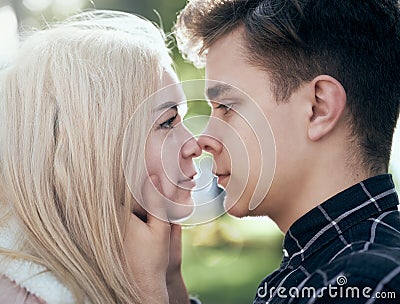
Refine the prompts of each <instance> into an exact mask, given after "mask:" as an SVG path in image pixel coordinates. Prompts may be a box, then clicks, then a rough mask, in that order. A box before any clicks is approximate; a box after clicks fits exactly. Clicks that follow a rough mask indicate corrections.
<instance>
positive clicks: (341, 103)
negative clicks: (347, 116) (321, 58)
mask: <svg viewBox="0 0 400 304" xmlns="http://www.w3.org/2000/svg"><path fill="white" fill-rule="evenodd" d="M311 84H312V85H313V87H314V91H315V99H314V101H313V105H312V115H311V116H310V120H309V127H308V137H309V139H310V140H312V141H317V140H320V139H321V138H323V137H324V136H325V135H326V134H328V133H329V132H330V131H331V130H332V129H334V128H335V126H336V125H337V124H338V121H339V119H340V117H341V115H342V113H343V111H344V109H345V107H346V91H345V90H344V88H343V86H342V85H341V83H340V82H339V81H337V80H336V79H335V78H333V77H331V76H328V75H319V76H317V77H316V78H314V79H313V81H312V82H311Z"/></svg>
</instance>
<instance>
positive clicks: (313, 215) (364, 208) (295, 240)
mask: <svg viewBox="0 0 400 304" xmlns="http://www.w3.org/2000/svg"><path fill="white" fill-rule="evenodd" d="M398 203H399V201H398V197H397V194H396V191H395V189H394V183H393V180H392V177H391V175H390V174H384V175H378V176H375V177H371V178H369V179H367V180H364V181H362V182H360V183H358V184H355V185H354V186H352V187H350V188H348V189H346V190H344V191H342V192H340V193H338V194H336V195H335V196H333V197H331V198H330V199H328V200H327V201H325V202H324V203H322V204H321V205H319V206H317V207H315V208H314V209H312V210H310V211H309V212H307V213H306V214H305V215H304V216H302V217H301V218H299V219H298V220H297V221H296V222H294V224H293V225H292V226H291V227H290V229H289V230H288V232H287V233H286V236H285V239H284V243H283V246H284V259H283V263H291V264H292V265H293V264H300V263H301V262H302V261H304V260H305V259H306V258H307V257H308V256H309V255H311V254H312V253H313V252H315V251H317V250H318V249H320V248H321V247H322V246H323V245H325V244H326V243H328V242H329V241H331V240H332V239H334V238H338V237H340V235H341V234H342V233H343V232H344V231H345V230H347V229H349V228H350V227H352V226H354V225H356V224H357V223H359V222H361V221H363V220H365V219H368V218H370V217H371V216H373V215H376V214H379V213H381V212H382V211H384V210H387V209H389V208H393V207H395V206H396V205H398ZM293 266H294V265H293Z"/></svg>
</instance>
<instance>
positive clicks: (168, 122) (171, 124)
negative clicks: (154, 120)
mask: <svg viewBox="0 0 400 304" xmlns="http://www.w3.org/2000/svg"><path fill="white" fill-rule="evenodd" d="M177 116H178V114H176V115H175V116H173V117H171V118H170V119H168V120H166V121H164V122H163V123H161V124H159V127H160V129H172V128H173V127H174V121H175V119H176V117H177Z"/></svg>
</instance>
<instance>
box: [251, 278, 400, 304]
mask: <svg viewBox="0 0 400 304" xmlns="http://www.w3.org/2000/svg"><path fill="white" fill-rule="evenodd" d="M346 284H347V278H346V277H345V276H343V275H340V276H338V277H337V278H336V282H335V284H328V286H324V287H322V288H316V287H313V286H311V287H308V286H303V287H290V288H286V287H283V286H279V287H271V288H268V285H267V282H265V283H264V286H260V287H259V288H258V290H257V295H258V297H260V298H264V299H265V298H273V297H278V298H282V299H286V298H298V299H302V298H323V297H325V298H327V297H328V298H332V299H335V298H342V299H346V298H347V299H359V298H364V299H370V298H376V299H395V298H396V293H395V292H386V291H376V292H374V290H373V289H372V288H371V287H363V288H360V287H356V286H346Z"/></svg>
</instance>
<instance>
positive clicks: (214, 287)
mask: <svg viewBox="0 0 400 304" xmlns="http://www.w3.org/2000/svg"><path fill="white" fill-rule="evenodd" d="M185 2H186V1H185V0H174V1H171V0H146V1H143V0H108V1H107V0H94V1H88V0H9V1H4V0H0V67H2V66H5V65H6V64H7V62H9V61H10V60H11V59H12V57H13V55H14V54H15V50H16V48H17V47H18V41H19V36H20V35H23V33H26V32H29V31H31V30H32V29H35V28H42V27H43V26H45V25H46V24H47V23H52V22H55V21H60V20H63V19H65V18H66V17H67V16H69V15H71V14H74V13H77V12H79V11H81V10H86V9H92V8H98V9H113V10H122V11H126V12H132V13H138V14H141V15H143V16H145V17H147V18H148V19H150V20H152V21H155V22H156V23H157V24H159V25H160V26H161V27H162V28H163V29H164V30H165V31H166V32H169V31H170V29H171V27H172V24H173V22H174V20H175V18H176V14H177V12H178V11H179V10H180V9H181V8H183V7H184V5H185ZM19 33H22V34H19ZM173 58H174V61H175V63H176V69H177V72H178V75H179V76H180V78H181V79H182V80H188V79H201V78H203V77H204V71H202V70H196V69H195V68H193V67H192V66H191V65H190V64H187V63H184V62H183V60H182V58H181V57H180V55H179V53H178V52H177V50H176V48H175V49H173ZM0 98H1V97H0ZM208 111H209V109H207V108H206V107H204V105H203V106H198V107H196V106H189V112H188V115H187V117H191V116H193V115H194V114H196V113H200V114H207V113H208ZM398 126H399V125H398ZM399 129H400V128H399V127H397V131H396V134H395V138H394V144H393V148H392V158H391V163H390V171H391V172H392V173H393V176H394V179H395V182H396V184H397V189H400V130H399ZM195 131H197V130H195ZM183 238H184V248H183V252H184V256H183V273H184V277H185V280H186V282H187V286H188V288H189V290H190V292H191V293H192V294H195V295H199V298H200V299H201V300H203V302H204V303H206V304H213V303H215V304H217V303H218V304H225V303H226V304H228V303H229V304H235V303H238V304H239V303H240V304H242V303H250V302H251V301H252V298H253V296H254V294H255V291H256V287H257V284H258V282H260V280H261V279H262V278H263V277H264V276H265V275H267V274H268V273H270V272H271V271H272V270H273V269H274V268H276V267H277V266H278V265H279V262H280V259H281V256H282V235H281V233H280V232H279V230H278V229H277V228H276V226H275V225H274V224H273V223H272V222H271V221H270V220H269V219H267V218H256V219H242V220H238V219H235V218H232V217H230V216H228V215H224V216H222V217H220V218H218V219H217V220H215V221H212V222H210V223H208V224H204V225H200V226H194V227H191V228H186V229H185V231H184V235H183Z"/></svg>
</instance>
